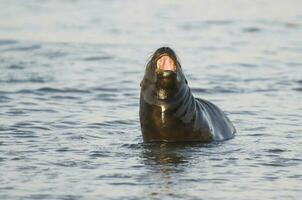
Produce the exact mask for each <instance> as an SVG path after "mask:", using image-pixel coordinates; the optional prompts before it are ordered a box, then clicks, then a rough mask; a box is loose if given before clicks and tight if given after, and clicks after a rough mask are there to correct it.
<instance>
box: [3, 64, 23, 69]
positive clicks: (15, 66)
mask: <svg viewBox="0 0 302 200" xmlns="http://www.w3.org/2000/svg"><path fill="white" fill-rule="evenodd" d="M7 68H8V69H24V66H22V65H20V64H12V65H9V66H8V67H7Z"/></svg>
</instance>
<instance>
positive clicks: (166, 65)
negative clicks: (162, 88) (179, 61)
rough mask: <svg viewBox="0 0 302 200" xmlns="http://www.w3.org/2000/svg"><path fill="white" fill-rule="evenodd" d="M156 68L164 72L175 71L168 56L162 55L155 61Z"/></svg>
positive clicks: (172, 61)
mask: <svg viewBox="0 0 302 200" xmlns="http://www.w3.org/2000/svg"><path fill="white" fill-rule="evenodd" d="M156 68H157V69H159V70H165V71H173V72H175V71H176V66H175V63H174V60H173V59H172V58H171V57H170V56H168V55H163V56H161V57H160V58H159V59H158V60H157V61H156Z"/></svg>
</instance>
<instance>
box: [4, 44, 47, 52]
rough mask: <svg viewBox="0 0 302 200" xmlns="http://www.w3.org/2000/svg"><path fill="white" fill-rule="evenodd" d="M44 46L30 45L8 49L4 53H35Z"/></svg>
mask: <svg viewBox="0 0 302 200" xmlns="http://www.w3.org/2000/svg"><path fill="white" fill-rule="evenodd" d="M41 47H42V46H41V45H39V44H34V45H30V46H23V47H22V46H21V47H12V48H8V49H5V50H4V51H33V50H37V49H40V48H41Z"/></svg>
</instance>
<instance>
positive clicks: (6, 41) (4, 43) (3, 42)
mask: <svg viewBox="0 0 302 200" xmlns="http://www.w3.org/2000/svg"><path fill="white" fill-rule="evenodd" d="M17 43H18V41H17V40H0V46H4V45H11V44H17Z"/></svg>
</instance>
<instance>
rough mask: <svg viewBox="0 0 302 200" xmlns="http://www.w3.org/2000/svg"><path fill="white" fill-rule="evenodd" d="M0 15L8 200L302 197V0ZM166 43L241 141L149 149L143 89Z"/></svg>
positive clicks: (22, 5) (55, 8)
mask: <svg viewBox="0 0 302 200" xmlns="http://www.w3.org/2000/svg"><path fill="white" fill-rule="evenodd" d="M0 7H1V12H0V72H1V73H0V199H3V200H6V199H8V200H13V199H133V200H134V199H137V200H140V199H301V198H302V191H301V184H302V126H301V124H302V114H301V113H302V101H301V98H302V39H301V38H302V23H301V22H302V2H301V1H299V0H296V1H294V0H288V1H281V0H276V1H275V0H268V1H262V0H257V1H245V0H244V1H235V0H227V1H212V0H206V1H180V0H179V1H117V0H114V1H84V0H81V1H80V0H79V1H71V0H70V1H67V0H66V1H59V0H57V1H33V0H28V1H21V0H20V1H17V0H12V1H4V0H2V1H0ZM162 45H169V46H171V47H172V48H174V49H175V51H176V52H177V53H178V56H179V57H180V60H181V63H182V66H183V69H184V72H185V73H186V75H187V79H188V82H189V85H190V86H191V88H192V91H193V92H194V95H195V96H196V97H202V98H205V99H208V100H210V101H212V102H213V103H215V104H217V105H218V106H219V107H220V108H222V109H223V110H224V111H226V112H227V113H228V115H229V118H230V119H231V120H232V121H233V122H234V124H235V126H236V128H237V134H236V137H235V138H234V139H232V140H229V141H226V142H222V143H211V144H170V145H168V144H152V145H150V144H149V145H147V144H143V143H142V138H141V132H140V126H139V120H138V102H139V90H140V87H139V83H140V81H141V79H142V76H143V72H144V65H145V63H146V60H147V59H148V58H149V56H150V55H151V53H152V52H153V51H154V50H155V49H156V48H158V47H160V46H162Z"/></svg>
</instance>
